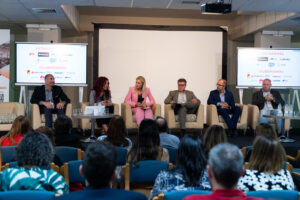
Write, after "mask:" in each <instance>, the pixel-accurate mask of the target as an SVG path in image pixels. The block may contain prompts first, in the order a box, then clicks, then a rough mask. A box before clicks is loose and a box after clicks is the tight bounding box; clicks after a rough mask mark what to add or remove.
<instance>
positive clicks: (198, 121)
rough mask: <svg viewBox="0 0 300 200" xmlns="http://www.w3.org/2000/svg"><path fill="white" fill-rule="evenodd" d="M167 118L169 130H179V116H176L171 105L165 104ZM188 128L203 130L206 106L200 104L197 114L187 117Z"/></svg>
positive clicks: (186, 124)
mask: <svg viewBox="0 0 300 200" xmlns="http://www.w3.org/2000/svg"><path fill="white" fill-rule="evenodd" d="M165 118H166V121H167V123H168V127H169V129H170V130H171V129H175V128H176V129H179V128H180V124H179V116H178V115H175V113H174V110H173V109H172V108H171V104H165ZM185 126H186V128H191V129H201V130H202V129H203V127H204V105H203V104H200V105H199V108H198V110H197V113H196V114H187V115H186V123H185Z"/></svg>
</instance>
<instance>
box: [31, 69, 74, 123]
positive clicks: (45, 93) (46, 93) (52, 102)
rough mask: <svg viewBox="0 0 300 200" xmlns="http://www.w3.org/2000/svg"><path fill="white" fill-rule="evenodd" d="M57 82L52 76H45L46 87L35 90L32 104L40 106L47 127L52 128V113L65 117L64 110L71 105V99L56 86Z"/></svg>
mask: <svg viewBox="0 0 300 200" xmlns="http://www.w3.org/2000/svg"><path fill="white" fill-rule="evenodd" d="M54 84H55V80H54V76H53V75H52V74H47V75H46V76H45V85H42V86H38V87H36V88H35V89H34V92H33V94H32V96H31V99H30V103H32V104H34V103H35V104H38V105H39V108H40V112H41V113H44V114H45V120H46V126H48V127H50V128H51V127H52V113H57V115H58V116H62V115H65V113H64V108H65V106H66V105H67V104H68V103H70V99H69V98H68V97H67V95H66V94H65V93H64V91H63V90H62V88H61V87H59V86H56V85H54Z"/></svg>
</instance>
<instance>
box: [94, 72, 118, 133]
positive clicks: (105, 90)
mask: <svg viewBox="0 0 300 200" xmlns="http://www.w3.org/2000/svg"><path fill="white" fill-rule="evenodd" d="M99 104H101V105H102V106H105V110H108V111H109V113H114V107H113V105H112V102H111V92H110V89H109V80H108V78H106V77H104V76H100V77H98V78H97V80H96V81H95V84H94V87H93V89H92V90H91V92H90V105H91V106H94V105H99ZM109 121H110V118H106V119H96V122H97V125H98V127H102V129H103V130H104V132H105V133H106V132H107V129H108V127H107V124H108V123H109Z"/></svg>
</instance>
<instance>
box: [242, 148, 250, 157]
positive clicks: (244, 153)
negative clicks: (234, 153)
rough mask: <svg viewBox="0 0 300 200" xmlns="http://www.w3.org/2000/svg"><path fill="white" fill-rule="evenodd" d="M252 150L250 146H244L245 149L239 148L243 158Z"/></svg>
mask: <svg viewBox="0 0 300 200" xmlns="http://www.w3.org/2000/svg"><path fill="white" fill-rule="evenodd" d="M252 148H253V147H252V146H246V147H242V148H241V151H242V154H243V156H244V158H245V157H246V156H247V154H248V152H249V151H250V150H252Z"/></svg>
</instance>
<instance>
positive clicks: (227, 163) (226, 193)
mask: <svg viewBox="0 0 300 200" xmlns="http://www.w3.org/2000/svg"><path fill="white" fill-rule="evenodd" d="M243 164H244V162H243V155H242V153H241V151H240V149H239V148H238V147H237V146H235V145H233V144H229V143H221V144H218V145H216V146H214V147H213V148H212V149H211V150H210V152H209V159H208V164H207V173H208V177H209V180H210V183H211V185H212V188H213V192H212V193H211V194H208V195H191V196H188V197H186V198H184V200H202V199H205V200H209V199H218V200H230V199H232V200H233V199H234V200H255V199H258V198H253V197H247V196H246V194H244V193H243V192H242V191H241V190H238V189H237V187H236V186H237V182H238V180H239V178H240V176H241V175H242V174H243Z"/></svg>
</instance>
